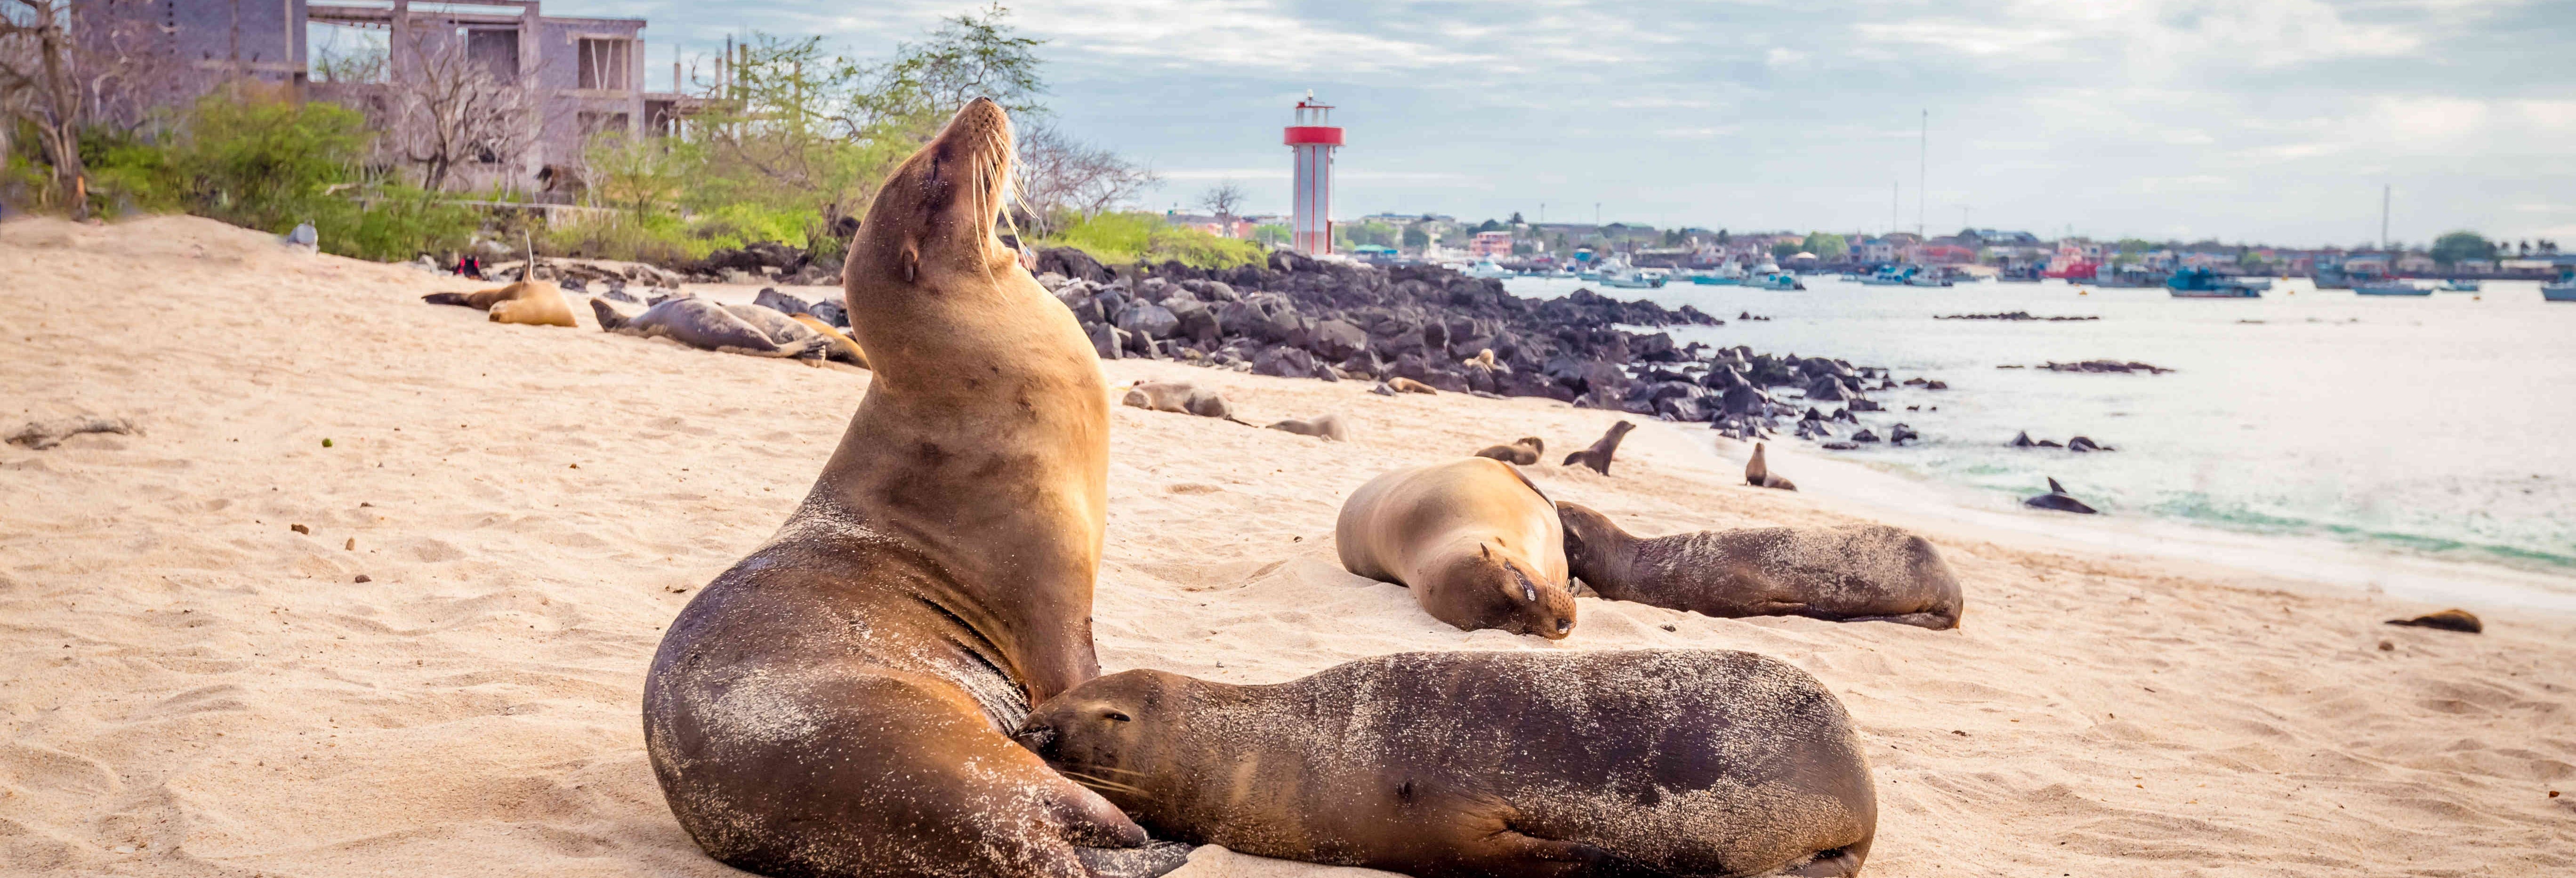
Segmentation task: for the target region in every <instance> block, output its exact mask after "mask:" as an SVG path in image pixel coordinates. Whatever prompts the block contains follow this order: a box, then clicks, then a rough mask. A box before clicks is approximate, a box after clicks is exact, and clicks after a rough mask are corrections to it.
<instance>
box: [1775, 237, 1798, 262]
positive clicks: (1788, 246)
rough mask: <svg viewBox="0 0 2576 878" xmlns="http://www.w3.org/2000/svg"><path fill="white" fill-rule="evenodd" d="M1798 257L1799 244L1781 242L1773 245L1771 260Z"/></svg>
mask: <svg viewBox="0 0 2576 878" xmlns="http://www.w3.org/2000/svg"><path fill="white" fill-rule="evenodd" d="M1796 255H1798V242H1796V241H1781V242H1778V243H1775V244H1772V245H1771V258H1773V259H1787V258H1789V257H1791V256H1796Z"/></svg>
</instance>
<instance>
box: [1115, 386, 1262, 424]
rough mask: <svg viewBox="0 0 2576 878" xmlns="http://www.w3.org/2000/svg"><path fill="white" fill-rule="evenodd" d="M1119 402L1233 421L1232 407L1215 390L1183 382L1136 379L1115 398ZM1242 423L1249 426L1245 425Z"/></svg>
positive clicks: (1240, 422)
mask: <svg viewBox="0 0 2576 878" xmlns="http://www.w3.org/2000/svg"><path fill="white" fill-rule="evenodd" d="M1119 402H1120V404H1123V405H1132V406H1135V407H1137V408H1140V409H1150V410H1153V411H1158V412H1180V413H1182V414H1191V415H1197V416H1199V417H1202V418H1224V419H1226V420H1229V421H1234V422H1235V423H1238V424H1242V423H1244V422H1243V421H1240V420H1236V419H1235V417H1234V406H1233V405H1231V404H1228V403H1227V402H1226V401H1225V397H1224V396H1222V395H1220V394H1218V393H1217V392H1216V391H1213V390H1209V389H1207V388H1204V387H1200V386H1198V385H1196V384H1192V383H1190V382H1187V381H1138V382H1136V383H1135V385H1134V386H1131V387H1129V388H1127V394H1126V395H1125V396H1123V397H1120V398H1119ZM1246 426H1250V425H1249V424H1246Z"/></svg>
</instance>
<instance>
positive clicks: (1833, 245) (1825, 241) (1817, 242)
mask: <svg viewBox="0 0 2576 878" xmlns="http://www.w3.org/2000/svg"><path fill="white" fill-rule="evenodd" d="M1798 248H1799V249H1801V250H1805V251H1807V252H1809V253H1813V254H1816V258H1818V259H1822V260H1824V261H1827V262H1832V261H1834V260H1836V259H1841V258H1843V257H1845V256H1849V255H1851V242H1850V241H1846V240H1844V239H1843V236H1841V235H1836V234H1832V233H1829V232H1808V233H1807V240H1805V241H1803V242H1801V243H1799V245H1798Z"/></svg>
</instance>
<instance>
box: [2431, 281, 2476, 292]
mask: <svg viewBox="0 0 2576 878" xmlns="http://www.w3.org/2000/svg"><path fill="white" fill-rule="evenodd" d="M2433 291H2434V292H2437V293H2474V292H2477V291H2478V282H2477V281H2474V280H2460V279H2457V278H2453V279H2451V280H2446V281H2443V282H2442V284H2441V285H2440V286H2437V287H2434V288H2433Z"/></svg>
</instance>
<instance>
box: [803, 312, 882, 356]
mask: <svg viewBox="0 0 2576 878" xmlns="http://www.w3.org/2000/svg"><path fill="white" fill-rule="evenodd" d="M789 316H790V317H793V318H795V320H796V322H798V323H802V324H805V328H807V329H811V330H814V334H815V335H819V336H822V337H823V338H824V344H825V345H827V346H828V347H827V348H826V349H825V351H824V354H823V356H824V357H825V358H826V359H829V360H832V361H834V362H839V363H848V364H850V365H853V366H857V367H859V368H861V369H865V368H867V367H868V352H867V351H863V350H860V349H859V343H858V342H855V341H851V340H850V337H849V336H847V335H843V334H841V328H840V327H837V326H833V325H832V324H829V323H825V322H823V318H820V317H816V316H814V315H812V314H792V315H789Z"/></svg>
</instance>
